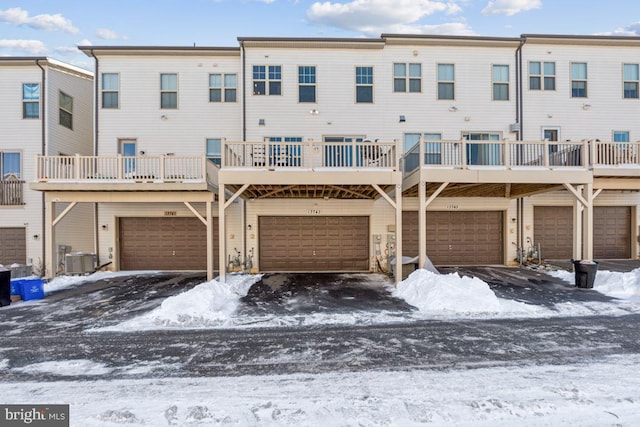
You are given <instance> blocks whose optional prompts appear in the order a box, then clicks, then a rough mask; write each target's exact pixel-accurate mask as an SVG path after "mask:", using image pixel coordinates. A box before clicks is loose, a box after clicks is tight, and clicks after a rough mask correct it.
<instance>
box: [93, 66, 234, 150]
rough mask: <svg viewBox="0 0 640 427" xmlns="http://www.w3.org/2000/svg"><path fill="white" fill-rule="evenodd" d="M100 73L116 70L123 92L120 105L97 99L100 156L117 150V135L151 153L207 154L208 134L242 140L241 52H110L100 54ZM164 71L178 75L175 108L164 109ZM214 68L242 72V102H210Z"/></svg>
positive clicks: (216, 70) (219, 70)
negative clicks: (214, 54)
mask: <svg viewBox="0 0 640 427" xmlns="http://www.w3.org/2000/svg"><path fill="white" fill-rule="evenodd" d="M102 73H117V74H118V76H119V79H120V81H119V83H120V93H119V108H117V109H116V108H114V109H104V108H101V107H100V106H101V100H100V99H98V102H97V105H98V106H99V107H98V108H99V115H100V120H99V127H100V129H99V130H100V132H99V154H100V155H105V156H108V155H115V154H116V153H117V151H118V144H117V142H118V139H119V138H131V139H136V140H137V144H138V145H137V149H138V151H145V153H146V155H149V156H154V155H161V154H165V153H176V155H181V156H203V155H204V154H205V141H206V139H207V138H227V139H229V140H240V139H241V136H242V134H241V128H242V125H241V113H242V110H241V100H242V91H241V89H242V87H241V85H240V83H239V82H240V81H241V79H240V57H239V56H237V57H236V56H232V57H212V56H210V55H207V56H202V57H200V56H197V57H191V56H189V57H185V56H179V57H178V56H175V57H173V56H160V57H157V56H136V57H130V56H117V55H114V56H111V55H109V56H104V57H101V58H100V75H102ZM161 73H175V74H177V75H178V108H177V109H170V110H166V109H165V110H163V109H161V108H160V74H161ZM211 73H219V74H237V75H238V89H237V100H238V102H209V74H211ZM99 77H100V76H99ZM99 83H100V82H99ZM100 96H101V95H100ZM162 116H165V118H164V119H163V118H162Z"/></svg>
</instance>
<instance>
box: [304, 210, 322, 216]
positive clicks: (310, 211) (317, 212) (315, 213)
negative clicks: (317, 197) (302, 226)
mask: <svg viewBox="0 0 640 427" xmlns="http://www.w3.org/2000/svg"><path fill="white" fill-rule="evenodd" d="M307 214H308V215H320V209H308V210H307Z"/></svg>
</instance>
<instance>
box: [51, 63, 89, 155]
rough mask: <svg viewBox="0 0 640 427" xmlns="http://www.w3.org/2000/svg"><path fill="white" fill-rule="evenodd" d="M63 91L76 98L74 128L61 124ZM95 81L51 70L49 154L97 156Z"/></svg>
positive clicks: (54, 69) (55, 69) (74, 103)
mask: <svg viewBox="0 0 640 427" xmlns="http://www.w3.org/2000/svg"><path fill="white" fill-rule="evenodd" d="M59 92H64V93H65V94H67V95H69V96H71V97H72V98H73V126H72V127H73V129H69V128H67V127H65V126H62V125H60V123H59ZM92 100H93V80H92V79H90V78H82V77H79V76H78V75H76V74H71V73H68V72H65V71H63V70H60V69H57V68H53V67H49V69H48V73H47V100H46V102H47V109H48V110H47V111H48V115H47V118H46V120H47V154H48V155H51V156H59V155H60V154H64V155H73V154H82V155H85V156H88V155H91V154H93V101H92Z"/></svg>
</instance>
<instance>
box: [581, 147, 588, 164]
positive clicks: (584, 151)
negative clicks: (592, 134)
mask: <svg viewBox="0 0 640 427" xmlns="http://www.w3.org/2000/svg"><path fill="white" fill-rule="evenodd" d="M581 160H582V167H584V168H586V169H589V142H588V141H586V140H585V141H582V159H581Z"/></svg>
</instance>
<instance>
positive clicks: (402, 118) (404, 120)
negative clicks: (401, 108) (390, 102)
mask: <svg viewBox="0 0 640 427" xmlns="http://www.w3.org/2000/svg"><path fill="white" fill-rule="evenodd" d="M398 121H399V122H400V123H404V122H406V121H407V118H406V116H403V115H401V116H400V120H398Z"/></svg>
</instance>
